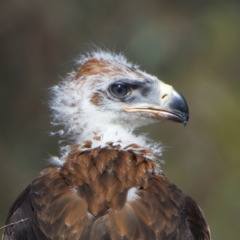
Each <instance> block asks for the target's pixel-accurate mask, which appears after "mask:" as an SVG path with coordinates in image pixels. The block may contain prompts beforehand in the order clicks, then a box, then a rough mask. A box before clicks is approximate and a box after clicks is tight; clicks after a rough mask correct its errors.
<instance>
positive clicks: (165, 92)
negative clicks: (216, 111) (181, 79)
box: [123, 82, 189, 126]
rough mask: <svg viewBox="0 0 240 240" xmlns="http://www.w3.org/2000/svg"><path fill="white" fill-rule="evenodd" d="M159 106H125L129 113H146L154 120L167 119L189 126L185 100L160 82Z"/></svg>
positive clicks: (124, 108) (171, 88) (170, 87)
mask: <svg viewBox="0 0 240 240" xmlns="http://www.w3.org/2000/svg"><path fill="white" fill-rule="evenodd" d="M159 88H160V93H161V94H160V103H159V105H151V104H141V105H138V106H136V105H135V106H124V107H123V110H125V111H127V112H146V113H148V114H150V116H151V117H153V118H158V119H166V120H171V121H174V122H180V123H183V124H184V126H186V125H187V123H188V119H189V111H188V105H187V102H186V100H185V98H184V97H183V96H182V95H181V94H180V93H178V92H177V91H176V90H174V88H173V87H172V86H170V85H167V84H165V83H163V82H159Z"/></svg>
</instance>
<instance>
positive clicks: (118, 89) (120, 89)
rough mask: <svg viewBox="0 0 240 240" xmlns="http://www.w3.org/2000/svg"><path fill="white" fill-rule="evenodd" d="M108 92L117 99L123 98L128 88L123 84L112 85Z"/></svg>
mask: <svg viewBox="0 0 240 240" xmlns="http://www.w3.org/2000/svg"><path fill="white" fill-rule="evenodd" d="M110 90H111V92H112V94H113V95H114V96H115V97H118V98H123V97H125V96H126V95H127V94H128V93H129V88H128V87H127V86H125V85H123V84H113V85H112V86H111V87H110Z"/></svg>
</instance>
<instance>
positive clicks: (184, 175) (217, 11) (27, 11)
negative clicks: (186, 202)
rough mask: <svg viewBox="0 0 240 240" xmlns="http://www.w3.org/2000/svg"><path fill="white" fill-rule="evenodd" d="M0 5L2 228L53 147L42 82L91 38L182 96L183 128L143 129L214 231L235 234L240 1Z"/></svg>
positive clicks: (239, 229)
mask: <svg viewBox="0 0 240 240" xmlns="http://www.w3.org/2000/svg"><path fill="white" fill-rule="evenodd" d="M0 4H1V7H0V43H1V44H0V56H1V57H0V76H1V78H0V109H1V117H0V125H1V128H0V164H1V168H0V196H1V197H0V226H3V225H4V221H5V219H6V217H7V213H8V210H9V208H10V206H11V204H12V203H13V202H14V200H15V199H16V197H17V196H18V195H19V194H20V192H21V191H22V190H23V189H24V188H25V187H26V186H27V185H28V184H29V183H30V182H31V181H32V180H33V178H35V177H36V176H37V175H38V173H39V172H40V171H41V170H42V169H43V168H45V167H47V159H49V156H50V155H58V154H59V153H58V138H57V137H50V136H49V132H50V131H51V130H52V127H51V126H50V124H49V122H50V120H51V119H50V117H49V110H48V107H47V101H48V91H47V89H48V88H49V87H51V86H52V85H54V84H56V83H57V81H58V80H59V79H60V78H61V77H64V76H65V75H66V73H67V72H70V71H71V70H72V69H73V68H74V61H73V60H74V59H76V57H78V56H79V54H81V53H84V52H85V51H86V50H88V49H89V46H90V44H95V45H97V46H100V47H104V48H108V49H111V50H115V51H116V52H123V53H124V54H125V55H126V56H127V57H128V58H129V59H130V60H131V61H133V62H134V63H138V64H139V65H140V66H141V68H142V69H143V70H146V71H147V72H149V73H151V74H154V75H156V76H158V77H159V78H160V79H161V80H163V81H165V82H166V83H168V84H171V85H173V86H174V88H175V89H177V90H178V91H179V92H181V93H182V94H183V95H184V96H185V98H186V99H187V101H188V104H189V108H190V121H189V124H188V126H187V127H185V128H184V127H183V126H182V125H180V124H176V123H172V122H165V123H162V124H154V125H152V126H148V127H145V128H144V129H141V131H144V132H149V133H150V134H149V136H150V137H151V138H154V139H155V140H157V141H161V142H162V145H163V146H164V147H165V152H164V154H163V159H164V160H165V164H164V165H162V169H163V171H164V173H165V174H166V175H167V176H168V178H169V179H170V180H171V181H173V182H174V183H175V184H176V185H177V186H178V187H179V188H180V189H182V190H183V191H184V192H185V193H187V194H189V195H190V196H192V197H193V198H194V199H195V200H196V201H197V202H198V204H199V205H200V206H201V208H202V209H203V211H204V212H205V216H206V219H207V221H208V223H209V225H210V227H211V232H212V238H213V239H218V240H226V239H238V238H239V234H240V218H239V215H240V128H239V124H240V107H239V106H240V105H239V103H240V79H239V75H240V71H239V69H240V58H239V56H240V48H239V44H240V14H239V13H240V1H239V0H236V1H234V0H228V1H221V0H218V1H217V0H201V1H200V0H199V1H190V0H189V1H184V0H183V1H178V0H172V1H167V0H162V1H160V0H159V1H141V0H140V1H139V0H131V1H122V0H115V1H110V0H102V1H99V0H95V1H93V0H85V1H64V0H59V1H57V2H54V1H30V0H22V1H18V0H7V1H6V0H5V1H1V3H0ZM0 235H1V233H0Z"/></svg>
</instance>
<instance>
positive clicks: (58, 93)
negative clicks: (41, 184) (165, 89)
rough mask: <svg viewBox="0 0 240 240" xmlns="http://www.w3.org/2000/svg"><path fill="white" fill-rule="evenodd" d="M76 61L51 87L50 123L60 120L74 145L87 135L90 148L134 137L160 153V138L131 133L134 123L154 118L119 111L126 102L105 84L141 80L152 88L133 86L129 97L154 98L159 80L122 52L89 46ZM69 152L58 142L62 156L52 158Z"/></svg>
mask: <svg viewBox="0 0 240 240" xmlns="http://www.w3.org/2000/svg"><path fill="white" fill-rule="evenodd" d="M77 63H78V64H79V68H78V70H77V71H76V72H72V73H71V74H69V75H68V76H67V77H66V78H65V79H63V80H62V82H60V83H59V84H58V85H57V86H54V87H53V88H52V89H51V90H52V91H51V92H52V100H51V102H50V108H51V110H52V111H53V125H60V126H63V128H62V129H60V130H59V131H58V132H57V133H58V134H59V135H61V136H62V137H64V138H67V139H68V140H70V141H71V144H74V145H76V144H77V145H80V146H81V144H82V143H83V142H84V141H89V140H90V141H91V142H92V144H91V148H95V147H99V146H101V147H105V146H106V143H108V142H113V143H116V144H119V145H120V148H125V147H126V146H128V145H129V144H132V143H135V144H137V145H139V146H143V148H145V149H149V148H151V150H152V151H153V153H154V154H158V155H159V154H161V148H160V147H159V144H153V143H152V142H151V141H150V140H149V139H147V138H146V136H145V135H140V136H136V135H135V134H134V133H133V131H134V129H136V128H138V127H140V126H143V125H147V124H149V123H152V122H154V121H155V120H154V119H151V118H146V117H145V116H144V113H138V112H136V113H128V112H125V111H123V109H122V107H123V106H124V105H125V104H126V103H125V102H123V101H121V100H119V99H116V98H114V97H113V96H112V95H111V93H110V92H109V86H110V85H111V84H113V83H114V82H116V81H122V79H126V81H129V82H131V81H133V82H134V81H137V82H139V83H143V86H145V85H147V84H148V86H149V88H151V89H150V90H151V91H152V92H151V94H149V95H147V96H144V94H143V91H142V92H141V91H135V92H134V94H135V96H134V98H132V99H131V101H138V102H139V104H141V102H143V103H142V104H144V103H145V101H149V103H154V104H157V103H158V102H157V101H159V100H158V99H160V97H159V95H160V93H159V90H158V89H159V87H158V86H159V84H161V82H160V81H159V80H158V79H157V78H156V77H154V76H152V75H150V74H147V73H146V72H144V71H141V70H140V69H139V67H138V66H137V65H134V64H132V63H130V62H128V61H127V60H126V59H125V58H124V56H123V55H121V54H120V55H117V54H112V53H109V52H103V51H99V52H93V53H90V54H88V55H87V56H81V58H80V59H79V60H78V61H77ZM144 97H145V99H144ZM129 101H130V100H129ZM127 104H131V102H127ZM79 150H81V147H80V148H79ZM83 150H84V149H83ZM69 152H70V150H69V148H68V147H66V146H65V147H62V157H61V159H58V158H56V157H53V158H52V163H54V164H57V165H61V164H62V163H63V159H64V158H65V157H67V156H68V154H69ZM151 157H152V158H153V156H149V158H151Z"/></svg>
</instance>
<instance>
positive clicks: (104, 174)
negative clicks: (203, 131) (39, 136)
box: [3, 55, 210, 240]
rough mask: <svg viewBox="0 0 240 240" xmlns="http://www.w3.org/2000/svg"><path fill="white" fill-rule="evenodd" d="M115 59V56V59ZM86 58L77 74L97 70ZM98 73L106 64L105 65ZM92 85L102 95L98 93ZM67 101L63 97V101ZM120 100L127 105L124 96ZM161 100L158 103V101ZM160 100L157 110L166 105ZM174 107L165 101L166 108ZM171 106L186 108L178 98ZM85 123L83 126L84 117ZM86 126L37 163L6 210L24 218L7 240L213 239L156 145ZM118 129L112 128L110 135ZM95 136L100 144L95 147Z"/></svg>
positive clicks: (6, 234) (11, 216)
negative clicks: (159, 159) (58, 153)
mask: <svg viewBox="0 0 240 240" xmlns="http://www.w3.org/2000/svg"><path fill="white" fill-rule="evenodd" d="M94 56H95V55H94ZM92 58H93V59H92ZM92 58H90V59H92V60H91V61H92V62H93V63H94V64H96V62H98V61H99V59H98V58H97V57H96V56H95V58H94V57H92ZM104 60H105V62H104V64H102V63H101V64H100V65H99V67H100V68H101V66H103V67H104V69H105V70H106V65H109V64H110V63H111V64H112V62H111V61H110V60H109V59H107V60H106V59H104ZM113 60H114V61H115V62H117V63H118V64H119V61H117V60H116V59H113ZM85 61H86V63H85V62H84V61H83V63H81V64H82V70H81V67H80V70H79V71H78V72H77V73H76V74H75V75H74V78H76V79H75V80H74V81H77V79H79V77H80V76H88V75H89V74H93V75H94V74H96V72H94V71H93V70H92V69H91V61H88V59H87V60H85ZM120 63H121V64H123V63H122V62H120ZM125 65H126V64H125ZM125 65H124V64H123V66H125ZM117 67H118V68H119V66H118V65H117ZM120 67H121V65H120ZM125 67H126V66H125ZM127 67H128V66H127ZM114 68H116V66H115V67H114ZM114 68H113V69H114ZM100 70H101V69H100ZM100 70H99V69H97V70H96V71H100ZM114 71H115V70H113V72H111V74H110V75H111V76H112V75H114ZM116 71H118V70H116ZM128 71H137V73H136V74H135V75H134V78H136V76H137V75H141V74H142V75H143V72H141V71H140V70H138V69H134V68H133V69H132V68H129V69H128ZM102 74H108V72H107V71H106V72H104V71H103V72H102ZM121 74H123V70H122V69H121ZM144 74H145V73H144ZM115 75H116V74H115ZM76 76H77V77H76ZM131 76H132V75H131ZM126 77H129V76H126ZM144 77H146V75H144ZM129 78H130V77H129ZM72 81H73V80H72ZM84 81H87V79H84ZM134 83H135V84H136V82H134ZM77 84H78V83H77ZM134 87H135V89H136V86H134ZM101 91H102V90H101ZM101 91H97V92H94V91H93V92H92V94H91V95H90V96H89V102H92V101H93V100H92V101H91V99H93V98H92V97H94V99H95V100H94V101H93V105H94V107H96V108H97V107H98V106H101V105H103V103H102V101H103V100H102V98H104V95H101ZM132 91H133V90H132ZM96 93H97V94H99V96H100V98H99V99H98V100H97V101H96V98H97V97H96V96H98V95H96ZM144 93H145V92H144ZM95 103H98V104H95ZM182 103H183V102H182ZM64 104H65V105H66V104H67V103H66V101H65V102H64ZM124 104H125V105H124V106H126V100H125V101H124ZM164 104H165V105H166V103H165V102H164ZM184 104H185V102H184ZM159 105H161V106H162V103H161V104H159ZM165 105H164V107H161V109H158V111H163V112H165V111H166V107H165ZM129 106H130V107H132V106H133V105H132V104H130V105H129V104H128V105H127V107H129ZM172 108H173V107H172V106H169V105H168V108H167V109H168V111H169V109H172ZM174 108H176V109H177V110H181V111H182V109H183V108H182V107H179V106H178V107H175V106H174ZM136 109H139V107H134V111H133V112H135V110H136ZM149 109H152V112H150V113H149V115H148V118H152V114H155V115H156V111H157V110H156V107H153V106H152V105H151V106H148V107H147V110H146V112H148V111H149ZM176 109H175V110H176ZM175 110H172V111H171V114H172V113H174V111H175ZM185 110H186V109H185ZM185 110H184V111H185ZM146 112H145V113H144V115H143V116H144V117H145V115H146ZM185 112H187V110H186V111H185ZM127 113H128V114H135V113H132V112H130V111H129V112H128V111H127ZM187 114H188V113H187ZM159 116H160V115H158V117H159ZM161 116H162V115H161ZM177 116H178V117H179V116H180V117H182V122H185V121H187V118H188V117H187V118H186V119H185V118H184V116H181V115H180V114H179V113H178V115H177ZM120 117H121V115H120ZM138 117H141V116H139V115H138ZM175 117H176V116H175ZM108 118H109V116H108ZM159 118H161V117H159ZM164 118H167V119H171V120H176V119H175V118H174V116H171V115H170V116H169V115H167V117H165V115H164ZM136 121H137V120H136ZM177 121H179V120H177ZM71 124H72V125H73V123H71ZM104 124H105V123H104ZM109 124H110V123H109ZM133 124H134V123H133ZM85 127H86V128H88V126H87V125H85ZM90 129H91V133H92V137H91V138H90V137H89V139H88V140H86V139H85V140H84V139H81V140H79V139H78V137H75V139H74V137H71V139H72V140H73V139H74V140H75V143H74V144H72V145H71V146H68V147H67V148H66V149H65V152H64V154H63V156H62V159H60V160H57V161H58V162H57V163H56V161H55V165H57V166H54V167H52V168H48V169H45V170H44V171H42V172H41V173H40V175H39V176H38V177H37V178H36V179H35V180H33V182H32V183H31V184H30V185H29V186H28V187H27V188H26V189H25V190H24V191H23V193H22V194H21V195H20V196H19V197H18V198H17V200H16V201H15V203H14V204H13V206H12V207H11V209H10V211H9V215H8V218H7V221H6V225H8V224H11V223H15V222H17V221H19V220H21V219H26V220H25V221H23V222H19V223H16V224H12V225H10V226H7V227H6V228H5V229H4V234H3V239H4V240H13V239H18V240H27V239H32V240H34V239H43V240H44V239H56V240H57V239H59V240H60V239H70V240H80V239H81V240H83V239H91V240H95V239H102V240H108V239H109V240H110V239H112V240H118V239H124V240H134V239H136V240H137V239H152V240H155V239H156V240H157V239H158V240H166V239H171V240H177V239H179V240H180V239H184V240H194V239H199V240H209V239H210V233H209V229H208V225H207V223H206V221H205V219H204V216H203V213H202V211H201V210H200V208H199V207H198V206H197V204H196V202H195V201H194V200H193V199H191V198H190V197H189V196H187V195H185V194H183V193H182V192H181V190H179V189H178V188H177V187H176V186H175V185H174V184H173V183H171V182H170V181H169V180H168V179H167V178H166V177H165V176H164V174H163V173H162V172H161V171H160V170H159V166H158V165H157V164H156V161H155V160H154V154H155V153H156V150H151V149H149V147H144V146H141V145H139V143H138V139H137V138H136V142H134V141H132V140H131V141H128V143H129V142H130V143H129V144H124V142H126V139H124V137H123V136H122V137H120V136H117V139H118V138H119V139H118V140H117V141H108V142H106V141H104V143H103V139H104V136H103V135H104V131H100V130H99V128H96V129H94V131H93V129H92V128H90ZM116 129H117V127H116ZM95 130H96V131H95ZM118 134H120V133H119V132H118ZM118 134H117V133H116V132H114V134H113V135H114V136H115V135H118ZM68 135H69V133H68ZM96 143H98V144H99V146H97V147H96V146H95V144H96Z"/></svg>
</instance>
